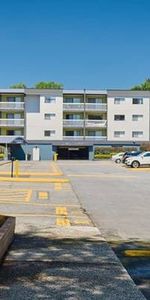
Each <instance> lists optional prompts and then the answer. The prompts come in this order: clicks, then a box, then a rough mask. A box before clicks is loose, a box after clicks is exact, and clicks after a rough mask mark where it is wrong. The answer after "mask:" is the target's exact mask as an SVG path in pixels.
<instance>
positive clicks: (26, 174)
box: [0, 171, 62, 176]
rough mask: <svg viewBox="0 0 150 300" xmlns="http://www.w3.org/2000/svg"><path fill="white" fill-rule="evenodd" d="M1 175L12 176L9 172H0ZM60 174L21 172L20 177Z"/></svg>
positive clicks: (56, 174)
mask: <svg viewBox="0 0 150 300" xmlns="http://www.w3.org/2000/svg"><path fill="white" fill-rule="evenodd" d="M0 175H10V172H8V171H0ZM60 175H62V174H60V173H59V172H56V173H49V172H19V176H60Z"/></svg>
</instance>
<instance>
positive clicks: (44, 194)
mask: <svg viewBox="0 0 150 300" xmlns="http://www.w3.org/2000/svg"><path fill="white" fill-rule="evenodd" d="M38 198H39V199H40V200H47V199H48V192H38Z"/></svg>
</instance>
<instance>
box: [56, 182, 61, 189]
mask: <svg viewBox="0 0 150 300" xmlns="http://www.w3.org/2000/svg"><path fill="white" fill-rule="evenodd" d="M61 190H62V184H61V183H60V182H58V183H55V191H61Z"/></svg>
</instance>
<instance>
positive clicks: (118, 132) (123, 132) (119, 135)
mask: <svg viewBox="0 0 150 300" xmlns="http://www.w3.org/2000/svg"><path fill="white" fill-rule="evenodd" d="M124 135H125V131H114V137H123V136H124Z"/></svg>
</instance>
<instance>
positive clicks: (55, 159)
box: [54, 152, 58, 161]
mask: <svg viewBox="0 0 150 300" xmlns="http://www.w3.org/2000/svg"><path fill="white" fill-rule="evenodd" d="M57 157H58V153H56V152H55V153H54V161H57Z"/></svg>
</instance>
